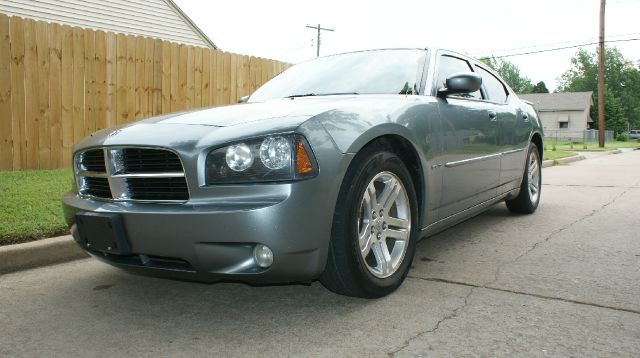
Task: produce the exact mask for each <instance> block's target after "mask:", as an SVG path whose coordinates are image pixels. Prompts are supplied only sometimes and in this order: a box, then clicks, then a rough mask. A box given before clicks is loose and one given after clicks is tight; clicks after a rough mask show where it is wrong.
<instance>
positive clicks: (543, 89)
mask: <svg viewBox="0 0 640 358" xmlns="http://www.w3.org/2000/svg"><path fill="white" fill-rule="evenodd" d="M531 93H549V90H548V89H547V85H546V84H545V83H544V81H540V82H538V83H536V85H535V86H533V88H532V89H531Z"/></svg>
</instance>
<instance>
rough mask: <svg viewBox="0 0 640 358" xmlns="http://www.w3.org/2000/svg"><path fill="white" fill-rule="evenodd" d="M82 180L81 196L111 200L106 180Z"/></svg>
mask: <svg viewBox="0 0 640 358" xmlns="http://www.w3.org/2000/svg"><path fill="white" fill-rule="evenodd" d="M83 180H84V188H83V190H82V193H83V194H85V195H91V196H95V197H98V198H105V199H111V198H112V196H111V188H109V180H108V179H107V178H92V177H85V178H84V179H83Z"/></svg>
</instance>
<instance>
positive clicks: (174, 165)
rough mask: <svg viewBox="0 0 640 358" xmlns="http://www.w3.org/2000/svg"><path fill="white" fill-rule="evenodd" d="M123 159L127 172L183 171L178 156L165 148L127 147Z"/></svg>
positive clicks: (123, 152) (123, 151)
mask: <svg viewBox="0 0 640 358" xmlns="http://www.w3.org/2000/svg"><path fill="white" fill-rule="evenodd" d="M122 160H123V162H124V168H123V169H124V171H125V172H126V173H153V172H160V173H167V172H182V163H181V162H180V159H179V158H178V156H177V155H175V154H174V153H172V152H167V151H164V150H155V149H145V148H125V149H123V150H122Z"/></svg>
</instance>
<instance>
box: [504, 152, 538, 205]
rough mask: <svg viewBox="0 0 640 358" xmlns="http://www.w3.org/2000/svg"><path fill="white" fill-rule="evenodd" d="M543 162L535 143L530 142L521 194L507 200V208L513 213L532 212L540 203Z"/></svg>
mask: <svg viewBox="0 0 640 358" xmlns="http://www.w3.org/2000/svg"><path fill="white" fill-rule="evenodd" d="M541 164H542V163H541V162H540V152H539V151H538V146H537V145H535V143H531V144H529V152H528V153H527V162H526V164H525V166H524V173H523V175H522V183H521V184H520V194H518V196H517V197H515V198H514V199H512V200H507V201H506V203H507V208H509V211H511V212H512V213H518V214H532V213H533V212H535V211H536V209H537V208H538V204H539V203H540V194H541V190H542V165H541Z"/></svg>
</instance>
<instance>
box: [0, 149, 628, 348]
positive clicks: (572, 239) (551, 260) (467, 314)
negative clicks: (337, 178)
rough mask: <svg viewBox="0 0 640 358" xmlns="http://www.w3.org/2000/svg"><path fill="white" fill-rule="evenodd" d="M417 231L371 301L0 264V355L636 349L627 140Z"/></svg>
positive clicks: (312, 291) (102, 269) (94, 268)
mask: <svg viewBox="0 0 640 358" xmlns="http://www.w3.org/2000/svg"><path fill="white" fill-rule="evenodd" d="M543 182H544V187H543V192H542V195H543V196H542V202H541V205H540V208H539V210H538V212H537V213H536V214H534V215H529V216H514V215H510V214H509V212H508V211H507V209H506V208H505V206H504V204H501V205H498V206H496V207H494V208H492V209H490V210H489V211H487V212H486V213H484V214H482V215H480V216H478V217H476V218H474V219H471V220H469V221H467V222H465V223H463V224H460V225H458V226H456V227H454V228H452V229H449V230H447V231H445V232H443V233H441V234H439V235H437V236H434V237H431V238H429V239H426V240H424V241H422V242H421V243H420V244H419V246H418V249H417V253H416V258H415V260H414V265H413V266H414V267H413V269H412V270H411V272H410V277H409V278H408V279H407V281H406V282H405V283H404V285H403V286H402V287H401V288H400V290H399V291H398V292H396V293H395V294H393V295H391V296H389V297H386V298H383V299H379V300H362V299H353V298H347V297H341V296H337V295H334V294H332V293H330V292H328V291H326V290H325V289H324V288H323V287H322V286H321V285H320V284H318V283H314V284H312V285H311V286H304V285H288V286H271V287H251V286H247V285H242V284H230V283H222V284H213V285H204V284H194V283H186V282H177V281H169V280H162V279H154V278H147V277H138V276H133V275H130V274H127V273H123V272H120V271H119V270H117V269H114V268H111V267H110V266H107V265H104V264H102V263H99V262H97V261H94V260H93V259H85V260H80V261H75V262H71V263H67V264H61V265H56V266H49V267H45V268H40V269H35V270H29V271H23V272H18V273H14V274H8V275H5V276H2V277H0V356H7V357H15V356H83V357H89V356H101V357H107V356H113V357H123V356H147V357H158V356H171V357H180V356H254V355H257V356H305V357H308V356H367V357H369V356H371V357H375V356H456V357H458V356H578V357H584V356H594V357H596V356H597V357H602V356H626V357H632V356H635V357H638V356H640V151H635V152H630V153H624V154H618V155H612V156H606V157H599V158H593V159H589V160H586V161H582V162H578V163H574V164H571V165H568V166H557V167H551V168H546V169H544V171H543Z"/></svg>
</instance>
